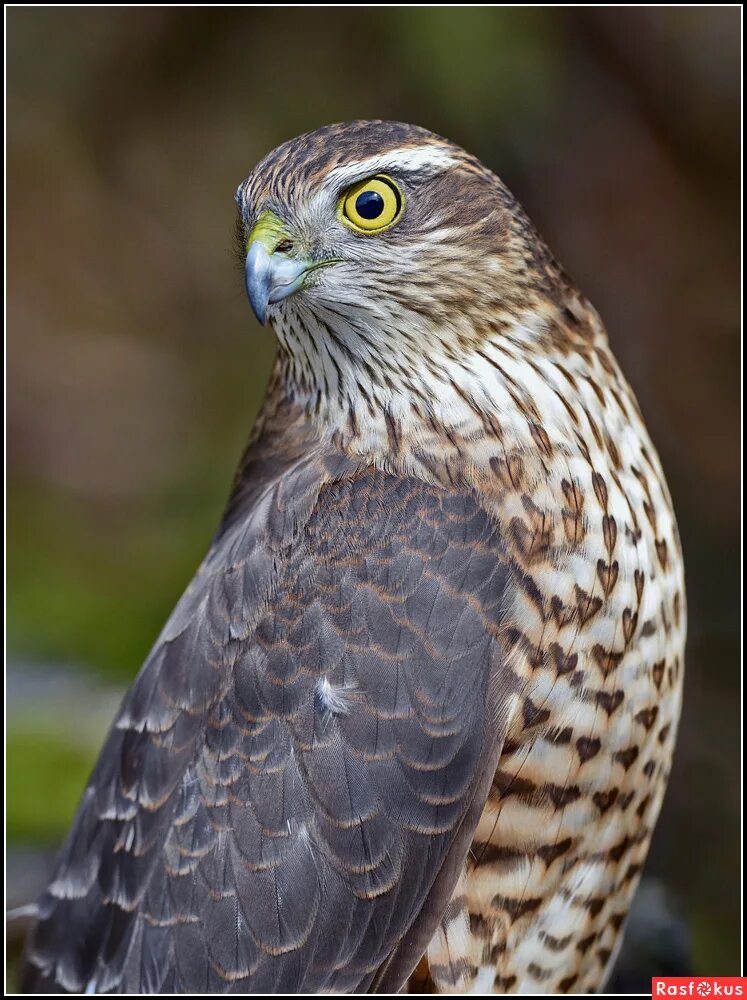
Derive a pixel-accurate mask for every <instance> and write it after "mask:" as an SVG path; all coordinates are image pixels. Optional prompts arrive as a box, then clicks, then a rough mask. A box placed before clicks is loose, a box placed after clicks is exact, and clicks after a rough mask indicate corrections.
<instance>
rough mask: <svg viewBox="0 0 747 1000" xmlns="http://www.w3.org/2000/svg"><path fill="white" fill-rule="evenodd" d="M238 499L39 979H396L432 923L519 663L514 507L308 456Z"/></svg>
mask: <svg viewBox="0 0 747 1000" xmlns="http://www.w3.org/2000/svg"><path fill="white" fill-rule="evenodd" d="M240 506H241V508H242V509H241V510H239V511H237V510H236V509H235V508H234V509H232V510H231V513H230V517H229V518H228V519H227V521H226V522H225V523H224V529H223V530H222V532H221V533H220V534H219V536H218V537H217V539H216V542H215V544H214V546H213V549H212V550H211V552H210V553H209V555H208V557H207V559H206V561H205V563H204V564H203V566H202V568H201V570H200V572H199V573H198V575H197V577H196V579H195V581H194V582H193V584H192V586H191V587H190V588H189V589H188V591H187V593H186V594H185V595H184V597H183V599H182V601H181V602H180V604H179V605H178V606H177V608H176V609H175V612H174V614H173V616H172V618H171V619H170V621H169V623H168V624H167V627H166V629H165V630H164V633H163V635H162V636H161V638H160V639H159V641H158V642H157V644H156V646H155V647H154V650H153V652H152V653H151V655H150V657H149V659H148V660H147V661H146V664H145V666H144V668H143V670H142V671H141V673H140V675H139V676H138V678H137V680H136V681H135V683H134V685H133V687H132V689H131V690H130V692H129V694H128V696H127V698H126V699H125V702H124V704H123V706H122V709H121V711H120V714H119V717H118V719H117V720H116V722H115V724H114V727H113V729H112V731H111V733H110V736H109V738H108V741H107V743H106V745H105V747H104V750H103V751H102V754H101V757H100V759H99V762H98V764H97V766H96V768H95V770H94V773H93V775H92V778H91V781H90V783H89V785H88V787H87V789H86V791H85V793H84V795H83V799H82V802H81V804H80V807H79V810H78V814H77V816H76V819H75V822H74V825H73V828H72V830H71V833H70V835H69V837H68V840H67V843H66V845H65V847H64V849H63V852H62V855H61V858H60V861H59V865H58V868H57V872H56V875H55V878H54V880H53V881H52V883H51V885H50V886H49V887H48V889H47V891H46V892H45V893H44V895H43V896H42V898H41V899H40V901H39V922H38V925H37V927H36V929H35V931H34V934H33V936H32V938H31V940H30V943H29V947H28V955H27V957H28V963H27V974H26V987H27V988H28V989H29V990H35V991H43V992H49V991H50V990H60V989H63V990H67V991H75V992H79V991H85V990H86V989H88V990H89V991H94V990H95V991H96V992H128V991H129V992H191V993H194V992H217V993H228V992H241V993H246V992H268V993H272V992H299V991H304V992H317V991H330V990H334V991H346V992H349V991H365V990H366V989H369V988H381V987H382V984H384V985H385V986H386V988H387V989H397V988H398V987H399V986H401V985H402V983H403V982H404V980H405V979H406V977H407V975H408V973H409V971H410V969H411V967H412V965H413V964H414V963H415V962H416V961H417V959H418V957H419V954H420V953H422V950H423V949H424V948H425V946H426V944H427V941H428V937H429V936H430V934H432V933H433V931H434V929H435V927H436V926H437V924H438V921H439V918H440V915H441V912H442V911H443V908H444V907H445V905H446V903H447V901H448V898H449V894H450V892H451V889H452V888H453V885H454V883H455V881H456V879H457V877H458V874H459V868H460V866H461V863H462V860H463V858H464V856H465V854H466V852H467V850H468V847H469V840H470V836H469V835H470V834H471V831H472V830H473V828H474V825H475V824H476V822H477V819H478V817H479V811H480V807H481V805H482V803H483V801H484V799H485V796H486V795H487V790H488V785H489V781H490V778H491V777H492V769H493V768H494V766H495V762H496V759H497V755H498V753H499V751H500V745H501V742H502V739H503V736H504V733H505V723H506V716H507V712H508V708H507V705H508V702H509V700H510V696H511V693H512V691H513V688H514V680H513V677H512V675H511V673H510V671H509V669H508V667H507V666H506V665H505V662H504V660H503V655H502V652H501V648H500V643H499V633H498V625H499V622H500V618H501V604H502V600H503V592H504V590H505V582H506V572H505V568H504V566H503V563H502V561H501V552H500V540H499V538H498V536H497V532H496V528H495V526H494V525H493V524H492V522H491V521H490V519H489V518H488V517H487V515H486V514H485V513H484V512H483V511H482V510H481V508H480V507H479V505H478V503H477V502H476V499H475V497H474V496H473V495H472V494H471V493H469V492H454V493H447V492H445V491H443V490H441V489H439V488H437V487H432V486H429V485H427V484H425V483H423V482H420V481H416V480H414V479H413V480H411V479H402V478H397V477H395V476H391V475H387V474H385V473H383V472H380V471H374V470H362V471H359V470H355V471H347V472H343V471H341V468H340V467H335V468H332V466H330V465H329V462H328V463H327V465H326V466H324V467H322V463H320V462H313V461H310V460H309V461H299V462H295V463H294V464H293V465H292V466H291V467H290V468H288V469H285V470H283V472H282V475H281V476H280V478H279V479H277V480H276V481H275V482H274V483H273V482H270V483H265V484H264V485H263V486H262V487H261V488H260V487H257V488H256V489H255V490H254V491H253V492H250V494H247V495H246V496H245V497H244V499H243V501H242V504H241V505H240ZM377 975H378V978H377Z"/></svg>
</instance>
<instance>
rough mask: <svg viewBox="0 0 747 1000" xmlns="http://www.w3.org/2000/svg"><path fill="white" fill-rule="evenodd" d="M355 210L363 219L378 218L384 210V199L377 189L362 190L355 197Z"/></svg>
mask: <svg viewBox="0 0 747 1000" xmlns="http://www.w3.org/2000/svg"><path fill="white" fill-rule="evenodd" d="M355 210H356V212H357V213H358V215H360V217H361V218H362V219H378V217H379V216H380V215H381V213H382V212H383V211H384V199H383V198H382V197H381V195H380V194H379V193H378V192H377V191H361V193H360V194H359V195H358V197H357V198H356V199H355Z"/></svg>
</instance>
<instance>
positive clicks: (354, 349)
mask: <svg viewBox="0 0 747 1000" xmlns="http://www.w3.org/2000/svg"><path fill="white" fill-rule="evenodd" d="M236 201H237V204H238V208H239V224H238V238H239V244H240V246H239V249H240V253H241V257H242V260H243V263H244V270H245V279H246V290H247V294H248V297H249V301H250V303H251V306H252V308H253V310H254V312H255V314H256V316H257V318H258V319H259V321H260V323H262V324H265V323H269V324H271V325H272V327H273V328H274V330H275V332H276V334H277V336H278V339H279V341H280V344H281V348H282V352H283V353H284V354H285V356H286V360H287V368H288V379H287V381H289V382H290V383H291V388H292V389H293V388H295V389H299V390H305V391H306V392H307V393H311V392H316V393H320V394H321V395H324V396H329V395H332V394H336V395H337V396H338V397H339V398H340V399H342V398H343V397H345V398H348V399H350V398H352V396H353V395H358V394H360V393H363V394H364V396H366V398H371V399H378V401H383V402H384V404H385V405H388V402H389V400H390V399H391V396H392V393H393V392H394V391H395V390H396V389H399V390H400V391H402V392H406V394H407V395H408V397H409V398H410V399H411V398H412V394H413V393H415V394H416V395H417V394H418V393H420V394H421V395H422V396H423V397H424V398H426V399H430V400H432V399H435V398H438V397H439V394H442V392H443V386H444V385H446V384H449V383H452V384H453V381H454V372H455V370H457V369H459V370H461V371H468V372H469V371H470V370H474V369H475V366H476V365H477V364H482V362H480V360H479V359H480V356H481V352H482V353H484V348H485V346H486V344H495V343H500V342H501V341H502V339H503V341H504V342H505V344H506V346H508V345H509V343H510V341H511V339H512V338H513V340H514V341H516V340H517V337H518V339H519V340H520V341H521V342H522V344H523V345H524V348H525V349H526V350H528V351H530V352H531V351H532V350H539V349H542V348H543V344H544V346H546V341H547V339H548V337H549V339H550V340H551V341H553V342H554V343H555V344H556V346H557V344H558V343H560V341H561V340H562V338H563V336H564V335H565V333H566V332H567V334H568V336H569V337H570V338H571V339H573V337H578V333H579V326H580V324H579V319H578V310H576V312H575V313H574V302H575V303H576V304H577V302H578V296H577V293H575V290H573V289H572V286H571V285H570V283H569V282H568V280H567V279H566V278H565V276H564V275H563V273H562V271H561V270H560V268H559V267H558V266H557V264H555V262H554V261H553V259H552V257H551V255H550V254H549V252H548V251H547V249H546V247H545V245H544V244H543V243H542V241H541V239H540V238H539V236H538V235H537V233H536V232H535V230H534V229H533V227H532V225H531V223H530V222H529V221H528V219H527V217H526V216H525V215H524V213H523V211H522V209H521V207H520V206H519V204H518V203H517V202H516V200H515V199H514V198H513V196H512V195H511V194H510V192H509V191H508V190H507V189H506V187H505V186H504V185H503V184H502V182H501V181H500V180H499V179H498V178H497V177H496V176H495V175H494V174H493V173H492V172H491V171H490V170H488V169H487V168H486V167H485V166H483V164H482V163H481V162H480V161H479V160H477V159H476V158H475V157H474V156H471V155H469V154H468V153H466V152H465V151H464V150H463V149H461V148H460V147H459V146H456V145H455V144H453V143H451V142H449V141H448V140H446V139H443V138H441V137H440V136H437V135H435V134H434V133H431V132H428V131H426V130H425V129H422V128H419V127H416V126H413V125H404V124H399V123H393V122H383V121H358V122H349V123H345V124H340V125H330V126H326V127H324V128H320V129H318V130H317V131H315V132H311V133H308V134H307V135H303V136H300V137H299V138H296V139H293V140H291V141H289V142H286V143H285V144H283V145H282V146H279V147H278V148H277V149H276V150H274V151H273V152H272V153H270V154H269V155H268V156H267V157H265V159H264V160H262V161H261V162H260V163H259V164H258V166H257V167H256V168H255V169H254V171H253V172H252V173H251V174H250V176H249V177H248V178H247V180H246V181H244V182H243V183H242V184H241V185H240V187H239V189H238V191H237V194H236ZM572 300H573V301H572ZM564 314H565V315H564ZM584 322H585V321H584ZM559 331H560V333H559ZM581 339H583V337H582V338H581Z"/></svg>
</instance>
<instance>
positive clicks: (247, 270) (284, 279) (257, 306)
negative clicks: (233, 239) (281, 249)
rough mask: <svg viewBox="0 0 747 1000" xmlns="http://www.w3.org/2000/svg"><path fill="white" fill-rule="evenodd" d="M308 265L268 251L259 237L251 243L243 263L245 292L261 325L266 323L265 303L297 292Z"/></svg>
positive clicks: (268, 303)
mask: <svg viewBox="0 0 747 1000" xmlns="http://www.w3.org/2000/svg"><path fill="white" fill-rule="evenodd" d="M308 269H309V266H308V263H307V262H306V261H300V260H294V259H293V258H292V257H289V256H288V255H287V254H284V253H273V254H269V253H268V252H267V250H266V249H265V247H264V246H263V245H262V242H261V241H260V240H255V241H254V242H253V243H252V244H251V246H250V247H249V253H248V254H247V255H246V263H245V265H244V277H245V281H246V294H247V296H248V298H249V304H250V306H251V307H252V309H253V310H254V315H255V316H256V317H257V319H258V320H259V322H260V323H261V324H262V326H265V325H266V324H267V307H268V306H269V305H272V304H273V303H275V302H280V301H281V300H282V299H285V298H287V297H288V296H289V295H292V294H293V293H294V292H297V291H298V289H299V288H300V287H301V285H302V284H303V279H304V275H305V274H306V271H307V270H308Z"/></svg>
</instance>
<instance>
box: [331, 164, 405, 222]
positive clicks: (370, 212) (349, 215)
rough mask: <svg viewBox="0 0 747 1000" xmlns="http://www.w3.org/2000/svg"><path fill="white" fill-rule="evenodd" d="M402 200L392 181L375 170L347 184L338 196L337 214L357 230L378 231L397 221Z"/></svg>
mask: <svg viewBox="0 0 747 1000" xmlns="http://www.w3.org/2000/svg"><path fill="white" fill-rule="evenodd" d="M404 204H405V200H404V197H403V195H402V191H401V190H400V188H399V186H398V185H397V184H396V183H395V181H393V180H392V178H391V177H387V176H386V175H385V174H379V175H377V176H376V177H370V178H369V179H368V180H366V181H361V182H360V183H359V184H354V185H353V187H351V188H349V189H348V190H347V191H346V192H345V193H344V194H343V196H342V198H341V199H340V204H339V209H338V215H339V218H340V220H341V221H342V222H344V223H345V225H346V226H348V228H349V229H353V230H355V231H356V232H358V233H380V232H382V231H383V230H384V229H389V227H390V226H393V225H394V224H395V222H398V221H399V219H400V218H401V216H402V209H403V208H404Z"/></svg>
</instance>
